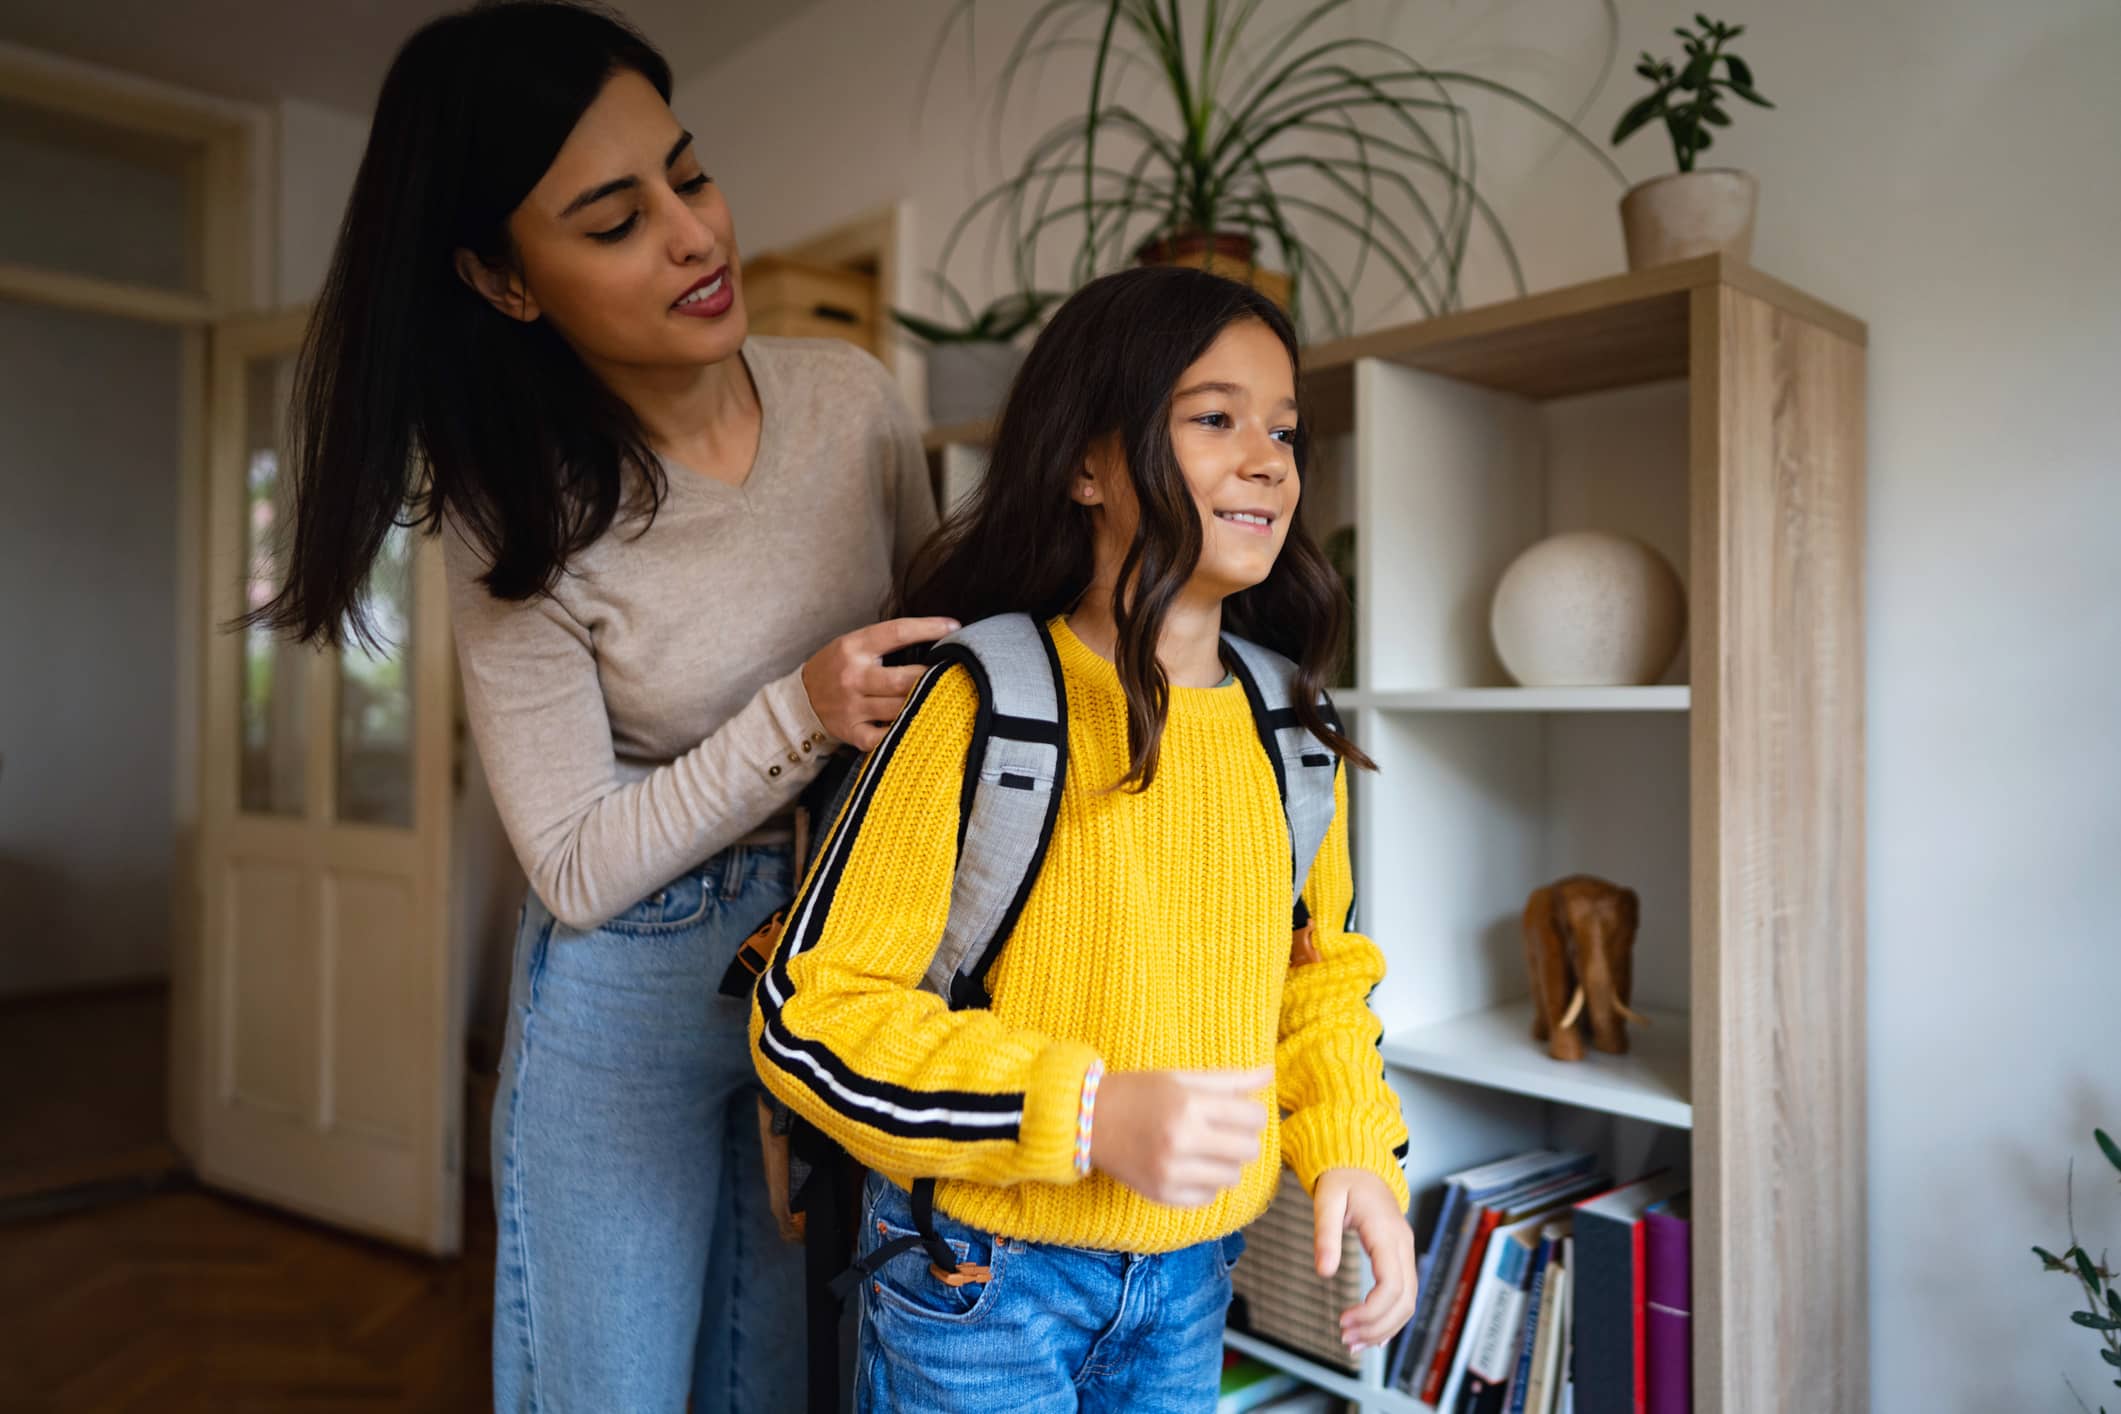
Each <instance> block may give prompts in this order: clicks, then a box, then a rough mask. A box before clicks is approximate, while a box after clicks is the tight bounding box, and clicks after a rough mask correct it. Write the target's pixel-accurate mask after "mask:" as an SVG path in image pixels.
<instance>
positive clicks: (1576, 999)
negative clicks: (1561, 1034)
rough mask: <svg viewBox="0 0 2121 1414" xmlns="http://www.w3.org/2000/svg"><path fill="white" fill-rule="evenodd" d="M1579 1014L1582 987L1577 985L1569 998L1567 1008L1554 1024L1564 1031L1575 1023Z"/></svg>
mask: <svg viewBox="0 0 2121 1414" xmlns="http://www.w3.org/2000/svg"><path fill="white" fill-rule="evenodd" d="M1581 1015H1583V988H1582V987H1580V986H1579V987H1578V988H1577V989H1576V991H1575V993H1574V995H1572V996H1571V997H1570V998H1569V1009H1568V1010H1567V1011H1565V1012H1563V1013H1562V1014H1561V1020H1559V1021H1557V1022H1555V1023H1554V1024H1555V1025H1556V1026H1558V1027H1560V1028H1561V1029H1562V1030H1563V1031H1566V1030H1568V1029H1569V1028H1570V1027H1571V1026H1574V1025H1575V1024H1576V1018H1577V1017H1579V1016H1581Z"/></svg>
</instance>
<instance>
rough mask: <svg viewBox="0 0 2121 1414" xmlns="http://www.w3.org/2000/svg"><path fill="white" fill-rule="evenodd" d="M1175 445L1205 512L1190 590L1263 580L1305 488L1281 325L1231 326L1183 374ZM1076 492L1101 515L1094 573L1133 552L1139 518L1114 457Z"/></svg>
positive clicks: (1105, 577) (1221, 592)
mask: <svg viewBox="0 0 2121 1414" xmlns="http://www.w3.org/2000/svg"><path fill="white" fill-rule="evenodd" d="M1170 434H1171V447H1172V450H1173V451H1175V452H1176V453H1177V455H1178V466H1179V470H1180V471H1181V472H1182V473H1183V474H1184V476H1185V479H1186V486H1187V488H1188V489H1189V490H1191V491H1192V493H1193V501H1194V504H1195V505H1196V506H1197V507H1198V508H1199V510H1200V518H1201V530H1200V536H1201V550H1200V563H1199V564H1198V565H1196V566H1195V567H1194V570H1193V578H1192V579H1191V580H1190V581H1188V583H1187V586H1186V589H1187V593H1188V594H1189V595H1197V596H1199V597H1201V598H1211V597H1212V598H1214V599H1216V600H1222V599H1227V598H1228V597H1229V596H1230V595H1232V594H1236V593H1239V592H1240V591H1242V590H1246V589H1250V588H1251V587H1252V586H1253V585H1255V584H1258V583H1259V582H1261V581H1262V580H1264V579H1265V578H1266V577H1267V575H1268V573H1269V572H1271V571H1272V570H1273V568H1274V560H1275V557H1276V556H1278V555H1279V554H1280V553H1281V547H1282V545H1283V543H1284V542H1285V541H1286V540H1287V539H1288V538H1289V522H1290V520H1291V518H1293V517H1294V516H1295V514H1296V499H1297V496H1298V494H1299V493H1300V492H1301V491H1302V489H1303V485H1302V480H1301V478H1300V477H1299V476H1298V475H1297V471H1296V379H1295V370H1294V369H1293V368H1291V366H1290V364H1289V354H1288V351H1287V350H1286V349H1284V348H1283V347H1282V343H1281V340H1280V339H1278V338H1276V337H1275V335H1274V331H1273V330H1271V329H1269V328H1268V327H1267V326H1266V325H1265V324H1262V323H1261V322H1259V321H1258V320H1256V319H1244V320H1240V321H1238V322H1237V323H1235V324H1232V325H1230V326H1229V327H1228V328H1226V329H1224V330H1223V332H1222V334H1221V335H1220V336H1219V337H1217V339H1216V340H1215V342H1214V343H1213V344H1211V345H1210V346H1209V348H1208V351H1207V352H1206V353H1204V354H1202V355H1201V356H1200V358H1198V359H1197V360H1195V361H1194V362H1193V363H1192V364H1191V365H1190V366H1189V367H1188V368H1187V369H1186V371H1185V373H1184V374H1183V375H1182V376H1181V377H1180V378H1179V380H1178V387H1177V389H1176V390H1175V391H1174V393H1173V395H1172V399H1171V425H1170ZM1076 494H1077V495H1078V496H1079V497H1081V498H1082V500H1083V501H1084V502H1085V503H1086V504H1089V505H1091V506H1093V507H1096V508H1098V509H1097V511H1096V519H1097V552H1096V553H1097V574H1098V578H1099V579H1100V580H1101V581H1103V582H1106V583H1109V582H1110V581H1111V578H1112V577H1113V576H1116V575H1117V573H1118V570H1119V564H1120V561H1121V560H1123V559H1124V558H1125V557H1126V554H1127V546H1128V545H1129V544H1130V543H1131V542H1132V541H1133V538H1134V528H1135V524H1136V522H1137V520H1138V519H1139V517H1140V508H1139V503H1138V502H1137V500H1136V499H1135V495H1134V486H1133V481H1132V479H1131V478H1130V477H1129V476H1128V474H1127V469H1126V466H1125V465H1124V463H1123V461H1122V460H1121V459H1120V458H1119V457H1118V456H1117V455H1105V456H1097V457H1093V458H1091V464H1090V466H1089V467H1087V468H1086V469H1085V471H1084V473H1083V475H1082V476H1081V477H1080V478H1079V479H1078V482H1077V487H1076Z"/></svg>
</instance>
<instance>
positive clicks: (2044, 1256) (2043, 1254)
mask: <svg viewBox="0 0 2121 1414" xmlns="http://www.w3.org/2000/svg"><path fill="white" fill-rule="evenodd" d="M2033 1255H2034V1256H2035V1257H2038V1258H2039V1259H2040V1260H2041V1261H2043V1262H2045V1263H2047V1264H2048V1265H2049V1266H2050V1267H2059V1266H2061V1265H2062V1259H2061V1258H2060V1257H2057V1256H2056V1255H2055V1254H2054V1253H2052V1252H2050V1251H2048V1250H2047V1249H2046V1248H2045V1247H2035V1248H2034V1249H2033Z"/></svg>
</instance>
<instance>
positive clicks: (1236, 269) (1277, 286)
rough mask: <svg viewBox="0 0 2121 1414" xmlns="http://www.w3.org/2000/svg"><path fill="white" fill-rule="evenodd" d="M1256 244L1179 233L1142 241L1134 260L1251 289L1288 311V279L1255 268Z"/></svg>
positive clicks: (1229, 235)
mask: <svg viewBox="0 0 2121 1414" xmlns="http://www.w3.org/2000/svg"><path fill="white" fill-rule="evenodd" d="M1258 255H1259V244H1258V242H1256V241H1254V240H1253V239H1252V238H1251V237H1250V236H1247V235H1244V234H1241V233H1239V232H1234V231H1218V232H1216V233H1215V234H1214V235H1212V236H1211V235H1208V234H1207V233H1206V232H1203V231H1179V232H1177V233H1175V234H1172V235H1164V236H1156V237H1154V238H1152V239H1150V240H1146V241H1143V242H1142V243H1141V245H1139V246H1137V247H1136V248H1135V251H1134V258H1135V259H1136V260H1137V261H1138V262H1140V263H1141V264H1143V265H1189V266H1191V267H1193V268H1194V269H1196V270H1205V271H1207V272H1208V273H1209V274H1211V275H1220V276H1222V277H1223V278H1224V279H1226V280H1235V281H1237V282H1238V283H1239V284H1241V285H1250V286H1251V287H1252V288H1253V289H1255V290H1258V291H1259V292H1260V293H1261V294H1263V295H1265V296H1266V297H1267V298H1268V299H1270V300H1273V301H1274V302H1275V303H1276V304H1278V305H1280V306H1281V307H1282V308H1283V309H1287V308H1288V307H1289V277H1288V276H1287V275H1284V274H1282V273H1281V272H1280V271H1279V270H1269V269H1266V268H1265V267H1264V266H1261V265H1259V264H1256V263H1255V262H1256V260H1257V258H1258Z"/></svg>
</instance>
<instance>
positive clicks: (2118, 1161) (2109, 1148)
mask: <svg viewBox="0 0 2121 1414" xmlns="http://www.w3.org/2000/svg"><path fill="white" fill-rule="evenodd" d="M2092 1138H2094V1139H2096V1140H2098V1141H2099V1149H2100V1151H2101V1152H2102V1153H2104V1154H2105V1155H2106V1161H2107V1162H2108V1163H2110V1164H2112V1165H2113V1166H2114V1167H2115V1168H2116V1169H2121V1144H2116V1143H2114V1137H2113V1136H2112V1135H2111V1134H2108V1133H2107V1132H2106V1131H2105V1130H2103V1129H2095V1130H2093V1131H2092Z"/></svg>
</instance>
